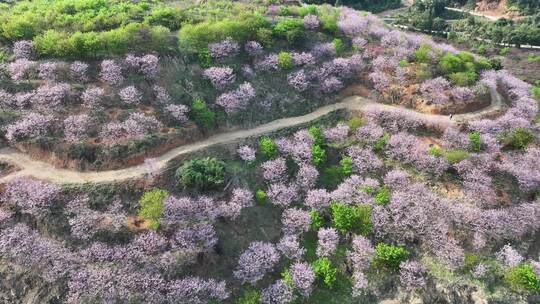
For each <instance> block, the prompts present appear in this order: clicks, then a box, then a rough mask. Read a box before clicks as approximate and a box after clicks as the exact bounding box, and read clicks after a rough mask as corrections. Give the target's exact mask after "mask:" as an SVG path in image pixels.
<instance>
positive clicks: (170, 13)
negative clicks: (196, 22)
mask: <svg viewBox="0 0 540 304" xmlns="http://www.w3.org/2000/svg"><path fill="white" fill-rule="evenodd" d="M183 20H184V14H183V12H182V11H181V10H180V9H179V8H176V7H169V6H163V7H156V8H154V9H153V10H152V12H151V14H150V15H149V16H146V17H145V18H144V21H145V22H147V23H148V24H150V25H161V26H165V27H167V28H169V29H170V30H171V31H176V30H178V29H179V28H180V26H181V25H182V21H183Z"/></svg>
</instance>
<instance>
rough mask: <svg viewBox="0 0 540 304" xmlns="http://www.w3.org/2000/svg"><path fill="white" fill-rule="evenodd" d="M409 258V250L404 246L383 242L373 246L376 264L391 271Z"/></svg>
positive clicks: (397, 268) (395, 269)
mask: <svg viewBox="0 0 540 304" xmlns="http://www.w3.org/2000/svg"><path fill="white" fill-rule="evenodd" d="M408 258H409V251H407V249H405V248H404V247H400V246H392V245H388V244H385V243H379V244H377V246H376V247H375V259H374V261H373V262H374V263H375V265H376V266H382V267H385V268H387V269H389V270H392V271H397V270H399V264H401V262H403V261H405V260H407V259H408Z"/></svg>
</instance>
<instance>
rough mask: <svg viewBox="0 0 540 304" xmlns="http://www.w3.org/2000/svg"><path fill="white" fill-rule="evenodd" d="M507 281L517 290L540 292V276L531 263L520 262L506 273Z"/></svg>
mask: <svg viewBox="0 0 540 304" xmlns="http://www.w3.org/2000/svg"><path fill="white" fill-rule="evenodd" d="M504 279H505V281H506V283H507V284H508V285H509V286H510V288H512V289H513V290H515V291H518V292H520V291H530V292H540V278H539V277H538V276H537V275H536V274H535V272H534V269H533V267H532V266H531V265H530V264H520V265H518V266H516V267H513V268H511V269H510V270H508V271H507V272H506V274H505V275H504Z"/></svg>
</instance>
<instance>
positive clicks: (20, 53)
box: [13, 40, 34, 59]
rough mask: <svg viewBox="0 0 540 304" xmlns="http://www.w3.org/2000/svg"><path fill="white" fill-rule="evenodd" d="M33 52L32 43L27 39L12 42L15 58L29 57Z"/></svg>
mask: <svg viewBox="0 0 540 304" xmlns="http://www.w3.org/2000/svg"><path fill="white" fill-rule="evenodd" d="M33 54H34V44H33V43H32V41H29V40H19V41H15V43H14V44H13V55H14V56H15V58H17V59H20V58H26V59H30V58H31V57H32V55H33Z"/></svg>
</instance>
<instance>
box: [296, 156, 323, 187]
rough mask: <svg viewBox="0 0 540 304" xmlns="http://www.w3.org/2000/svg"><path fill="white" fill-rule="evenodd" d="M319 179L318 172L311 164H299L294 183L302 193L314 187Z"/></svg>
mask: <svg viewBox="0 0 540 304" xmlns="http://www.w3.org/2000/svg"><path fill="white" fill-rule="evenodd" d="M318 178H319V171H318V170H317V168H315V166H313V165H311V164H305V163H303V164H301V165H300V168H299V169H298V173H297V174H296V183H298V185H299V186H300V188H301V189H302V190H304V191H306V190H308V189H311V188H313V187H315V183H316V182H317V179H318Z"/></svg>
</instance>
